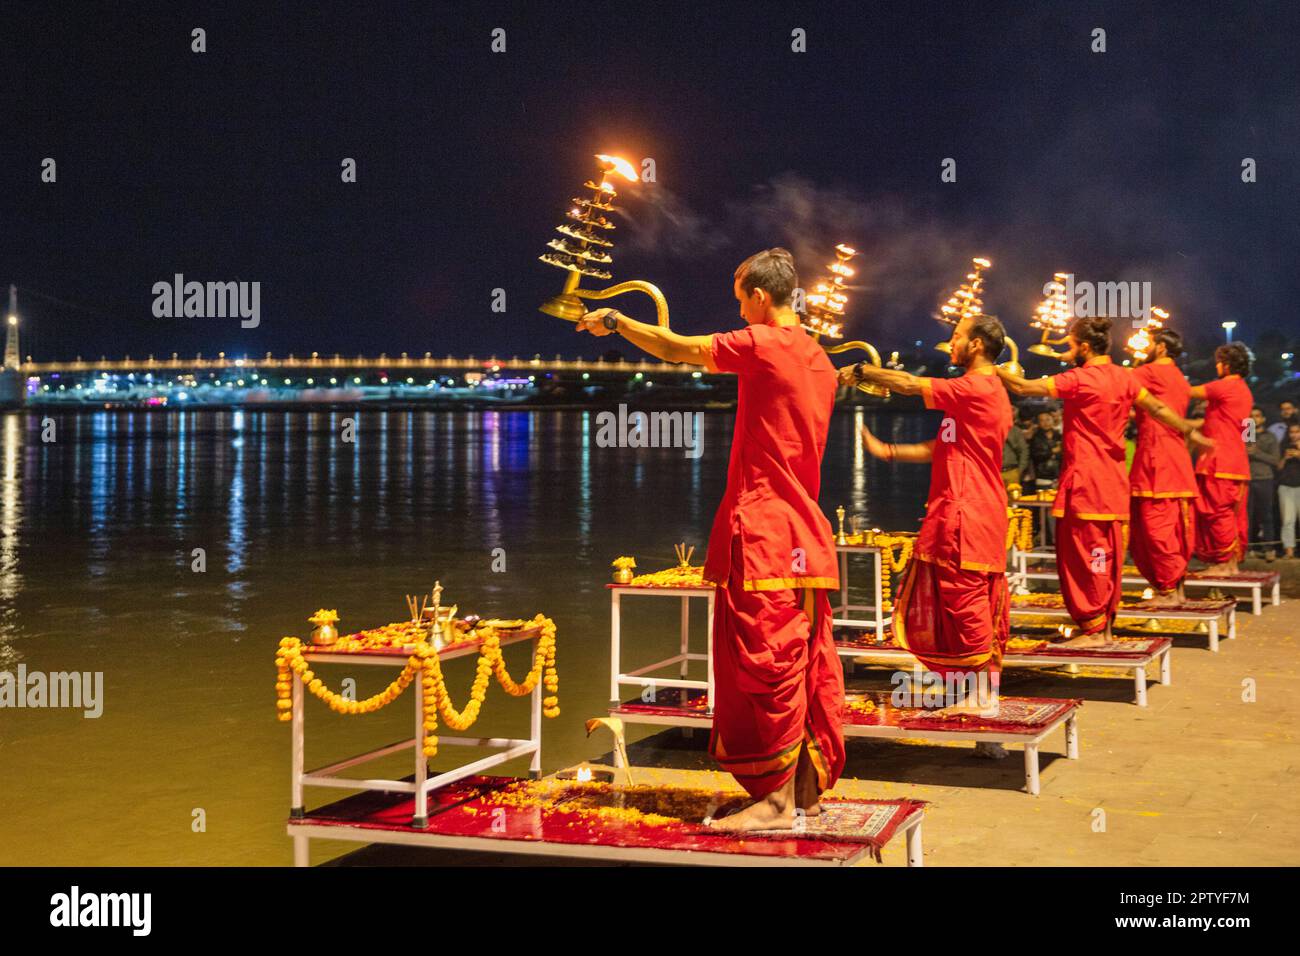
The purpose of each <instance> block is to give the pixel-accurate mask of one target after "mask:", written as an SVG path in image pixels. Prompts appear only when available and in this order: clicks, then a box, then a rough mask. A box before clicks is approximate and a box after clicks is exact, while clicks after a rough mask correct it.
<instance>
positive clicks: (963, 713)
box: [932, 694, 1002, 718]
mask: <svg viewBox="0 0 1300 956" xmlns="http://www.w3.org/2000/svg"><path fill="white" fill-rule="evenodd" d="M1001 708H1002V704H1001V701H1000V700H999V699H998V697H997V695H996V694H995V695H993V696H992V697H991V698H989V697H985V698H981V697H979V696H975V697H967V698H966V699H965V700H963V701H961V702H960V703H957V704H952V705H951V706H948V707H944V708H941V709H940V710H936V711H933V712H932V713H933V716H935V717H940V718H942V717H989V718H992V717H996V716H997V715H998V714H999V713H1000V712H1001Z"/></svg>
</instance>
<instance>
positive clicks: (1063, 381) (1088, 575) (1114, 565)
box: [1050, 355, 1145, 634]
mask: <svg viewBox="0 0 1300 956" xmlns="http://www.w3.org/2000/svg"><path fill="white" fill-rule="evenodd" d="M1050 381H1051V389H1052V395H1053V397H1055V398H1059V399H1060V400H1061V403H1062V406H1063V414H1062V418H1063V420H1064V428H1063V432H1064V435H1063V438H1062V445H1063V449H1064V453H1063V455H1062V461H1061V481H1060V490H1059V491H1058V492H1057V494H1056V502H1055V504H1054V505H1053V506H1052V514H1054V515H1056V517H1057V519H1058V520H1057V523H1056V567H1057V571H1058V572H1059V573H1060V578H1061V596H1062V597H1063V598H1064V599H1065V606H1066V609H1067V610H1069V612H1070V616H1071V617H1072V618H1074V621H1075V623H1077V624H1078V625H1079V627H1080V629H1081V630H1082V631H1083V633H1085V634H1094V633H1097V632H1099V631H1102V630H1104V629H1105V628H1106V626H1107V624H1108V623H1109V621H1110V620H1111V619H1112V618H1114V616H1115V611H1116V610H1117V609H1118V608H1119V601H1120V581H1121V576H1122V575H1123V571H1124V537H1125V532H1126V527H1125V526H1126V525H1127V524H1128V517H1129V482H1128V475H1127V474H1126V473H1125V470H1124V429H1125V427H1126V426H1127V425H1128V413H1129V409H1130V408H1131V407H1132V406H1133V403H1134V402H1135V401H1137V400H1138V398H1139V397H1140V396H1141V395H1143V394H1145V389H1144V388H1143V387H1142V385H1141V384H1140V383H1139V382H1138V381H1137V379H1136V378H1134V376H1133V375H1132V373H1130V372H1129V371H1128V369H1125V368H1121V367H1120V366H1118V365H1115V364H1114V363H1112V362H1111V360H1110V356H1107V355H1099V356H1095V357H1093V358H1091V359H1089V360H1088V361H1087V363H1085V364H1084V365H1082V366H1080V367H1078V368H1072V369H1070V370H1069V371H1068V372H1062V373H1061V374H1060V375H1057V376H1055V377H1053V378H1052V379H1050Z"/></svg>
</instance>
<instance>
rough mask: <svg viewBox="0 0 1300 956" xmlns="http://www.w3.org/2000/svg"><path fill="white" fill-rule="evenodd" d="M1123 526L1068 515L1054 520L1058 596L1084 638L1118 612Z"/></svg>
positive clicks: (1107, 622) (1121, 574) (1112, 522)
mask: <svg viewBox="0 0 1300 956" xmlns="http://www.w3.org/2000/svg"><path fill="white" fill-rule="evenodd" d="M1124 525H1125V522H1123V521H1114V520H1111V521H1100V520H1089V519H1087V518H1079V517H1076V516H1074V515H1071V514H1068V513H1067V514H1064V515H1060V516H1058V517H1057V519H1056V568H1057V571H1058V572H1059V573H1060V578H1061V596H1062V597H1063V598H1065V608H1066V610H1067V611H1069V612H1070V617H1072V618H1074V622H1075V623H1076V624H1078V625H1079V630H1080V631H1081V632H1082V633H1084V634H1097V633H1099V632H1101V631H1104V630H1105V629H1106V625H1107V624H1109V623H1110V622H1111V621H1112V620H1113V619H1114V617H1115V612H1116V611H1117V610H1119V601H1120V596H1121V591H1120V582H1121V581H1122V579H1123V576H1124V536H1125V528H1124Z"/></svg>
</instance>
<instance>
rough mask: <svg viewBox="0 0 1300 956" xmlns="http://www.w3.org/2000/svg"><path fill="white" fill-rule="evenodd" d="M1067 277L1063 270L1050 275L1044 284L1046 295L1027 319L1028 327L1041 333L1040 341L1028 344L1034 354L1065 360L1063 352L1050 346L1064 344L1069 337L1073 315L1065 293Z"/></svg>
mask: <svg viewBox="0 0 1300 956" xmlns="http://www.w3.org/2000/svg"><path fill="white" fill-rule="evenodd" d="M1068 279H1069V275H1068V273H1065V272H1057V273H1055V274H1054V275H1053V276H1052V281H1051V282H1049V283H1048V284H1047V286H1046V289H1047V295H1046V296H1045V297H1044V298H1043V301H1042V302H1040V303H1039V304H1038V308H1037V309H1035V310H1034V315H1033V318H1031V319H1030V320H1029V327H1030V328H1034V329H1041V330H1042V333H1043V337H1042V341H1039V342H1035V343H1034V344H1033V345H1031V346H1029V351H1031V352H1033V353H1034V354H1035V355H1043V356H1046V357H1047V358H1054V359H1057V360H1058V361H1064V360H1065V353H1064V352H1058V351H1056V349H1054V348H1053V347H1052V346H1054V345H1064V344H1065V343H1066V342H1067V341H1068V340H1069V338H1070V335H1069V332H1070V319H1072V318H1073V317H1074V309H1073V308H1072V307H1071V305H1070V300H1069V296H1068V295H1067V294H1066V285H1065V283H1066V281H1067V280H1068Z"/></svg>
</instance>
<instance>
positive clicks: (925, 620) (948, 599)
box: [894, 560, 1011, 691]
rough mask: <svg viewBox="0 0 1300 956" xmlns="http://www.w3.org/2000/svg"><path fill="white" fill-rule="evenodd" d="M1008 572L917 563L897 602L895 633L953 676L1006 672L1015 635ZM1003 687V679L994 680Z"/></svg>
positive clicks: (936, 668)
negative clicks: (1004, 662) (1004, 667)
mask: <svg viewBox="0 0 1300 956" xmlns="http://www.w3.org/2000/svg"><path fill="white" fill-rule="evenodd" d="M1009 603H1010V602H1009V600H1008V591H1007V576H1006V575H1005V574H1004V573H1002V572H1000V571H998V572H987V571H963V570H959V569H957V568H951V567H944V566H941V565H938V564H935V563H933V562H930V561H920V560H916V561H913V562H912V563H911V565H910V567H909V568H908V570H907V574H906V576H905V577H904V578H903V580H902V582H901V583H900V584H899V589H898V600H897V602H896V603H895V604H894V637H895V639H896V640H897V642H898V643H899V644H900V645H902V646H903V647H906V648H907V649H908V650H909V651H911V653H912V654H913V655H914V656H915V657H916V659H917V660H919V661H920V662H921V663H922V664H923V665H924V666H925V667H926V668H927V669H929V670H932V671H934V672H935V673H936V674H941V675H943V676H944V677H948V676H949V675H950V674H957V675H967V674H973V673H978V672H983V671H988V672H990V673H991V674H992V675H997V674H999V673H1000V672H1001V670H1002V653H1003V651H1004V650H1005V648H1006V645H1007V638H1008V637H1009V636H1010V633H1011V611H1010V607H1009ZM991 683H992V689H993V690H994V691H996V690H997V685H998V679H997V677H996V676H994V677H992V680H991Z"/></svg>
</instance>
